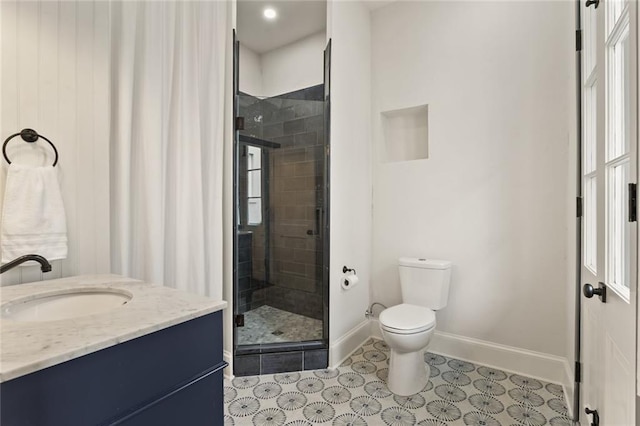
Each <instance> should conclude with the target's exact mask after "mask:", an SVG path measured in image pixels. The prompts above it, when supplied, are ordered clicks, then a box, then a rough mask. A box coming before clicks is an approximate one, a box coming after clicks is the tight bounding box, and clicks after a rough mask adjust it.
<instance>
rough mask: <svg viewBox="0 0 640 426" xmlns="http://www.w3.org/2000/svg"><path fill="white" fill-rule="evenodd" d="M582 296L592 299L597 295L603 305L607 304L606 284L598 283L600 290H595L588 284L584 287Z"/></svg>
mask: <svg viewBox="0 0 640 426" xmlns="http://www.w3.org/2000/svg"><path fill="white" fill-rule="evenodd" d="M582 294H584V297H586V298H587V299H591V298H592V297H593V295H594V294H595V295H596V296H598V297H599V298H600V301H602V303H607V286H606V285H604V283H598V288H593V286H592V285H591V284H589V283H587V284H585V285H584V286H583V287H582Z"/></svg>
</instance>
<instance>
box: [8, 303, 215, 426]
mask: <svg viewBox="0 0 640 426" xmlns="http://www.w3.org/2000/svg"><path fill="white" fill-rule="evenodd" d="M225 366H226V363H225V362H224V361H223V358H222V311H218V312H214V313H211V314H208V315H205V316H202V317H200V318H196V319H193V320H190V321H187V322H184V323H181V324H178V325H174V326H172V327H169V328H166V329H164V330H160V331H156V332H154V333H151V334H147V335H145V336H142V337H139V338H136V339H133V340H130V341H127V342H124V343H121V344H119V345H115V346H111V347H109V348H106V349H103V350H101V351H98V352H94V353H91V354H88V355H85V356H82V357H79V358H76V359H73V360H71V361H67V362H65V363H62V364H58V365H55V366H53V367H49V368H45V369H43V370H40V371H37V372H34V373H31V374H28V375H25V376H22V377H18V378H16V379H13V380H9V381H7V382H4V383H2V384H0V424H2V426H49V425H50V426H74V425H78V426H90V425H105V426H106V425H126V426H143V425H144V426H146V425H153V426H165V425H166V426H174V425H188V426H200V425H203V426H204V425H207V426H213V425H216V426H217V425H222V424H223V373H222V370H223V368H224V367H225Z"/></svg>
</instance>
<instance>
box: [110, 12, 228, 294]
mask: <svg viewBox="0 0 640 426" xmlns="http://www.w3.org/2000/svg"><path fill="white" fill-rule="evenodd" d="M111 13H112V16H111V18H112V19H111V22H112V24H111V32H112V36H111V49H112V51H111V61H112V69H111V72H112V98H111V208H112V210H111V217H112V219H111V259H112V261H111V262H112V270H113V271H114V272H115V273H120V274H123V275H126V276H130V277H133V278H139V279H143V280H146V281H149V282H153V283H156V284H162V285H166V286H170V287H175V288H179V289H183V290H187V291H191V292H195V293H199V294H204V295H209V296H212V297H215V298H217V299H221V298H222V266H223V262H222V258H223V253H222V233H223V232H222V231H223V229H222V226H223V221H222V211H223V210H222V191H223V183H222V177H223V171H222V169H223V146H224V105H225V101H224V99H225V69H226V68H225V56H226V54H225V52H226V49H227V48H231V44H232V43H231V40H230V39H229V28H228V24H227V2H223V1H207V2H184V1H175V2H173V1H172V2H146V1H134V2H114V3H112V10H111Z"/></svg>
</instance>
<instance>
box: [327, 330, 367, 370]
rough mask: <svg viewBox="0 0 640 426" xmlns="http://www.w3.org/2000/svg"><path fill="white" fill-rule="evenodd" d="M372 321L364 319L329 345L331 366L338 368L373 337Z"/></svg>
mask: <svg viewBox="0 0 640 426" xmlns="http://www.w3.org/2000/svg"><path fill="white" fill-rule="evenodd" d="M370 327H371V325H370V321H369V320H364V321H362V322H361V323H360V324H358V325H357V326H355V327H354V328H352V329H351V330H349V331H348V332H347V333H346V334H345V335H344V336H342V337H341V338H339V339H338V340H336V341H335V342H333V343H332V344H331V345H330V346H329V367H330V368H336V367H338V366H339V365H340V364H342V362H343V361H344V360H346V359H347V358H348V357H349V356H350V355H351V353H352V352H353V351H355V350H356V349H358V348H359V347H360V346H361V345H362V344H363V343H364V342H366V341H367V340H368V339H369V338H370V337H371V332H370Z"/></svg>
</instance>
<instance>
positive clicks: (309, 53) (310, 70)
mask: <svg viewBox="0 0 640 426" xmlns="http://www.w3.org/2000/svg"><path fill="white" fill-rule="evenodd" d="M325 44H326V34H325V33H324V32H321V33H317V34H313V35H310V36H309V37H306V38H303V39H302V40H298V41H296V42H295V43H291V44H288V45H286V46H282V47H279V48H278V49H274V50H271V51H269V52H266V53H263V54H262V55H261V63H262V90H263V93H262V95H263V96H277V95H282V94H283V93H288V92H293V91H295V90H300V89H304V88H306V87H310V86H315V85H318V84H322V82H323V80H324V59H323V55H322V52H323V51H324V48H325ZM241 69H242V68H241Z"/></svg>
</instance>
